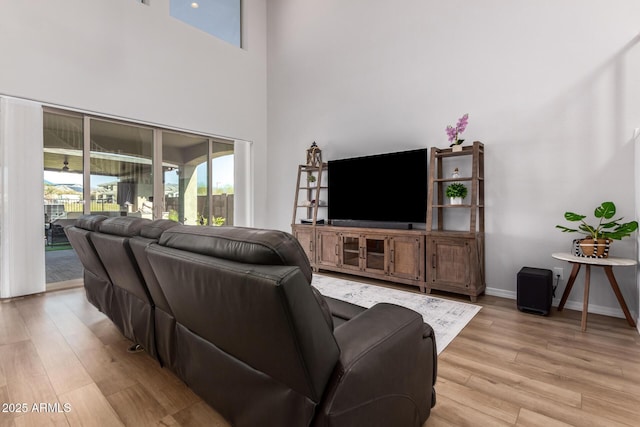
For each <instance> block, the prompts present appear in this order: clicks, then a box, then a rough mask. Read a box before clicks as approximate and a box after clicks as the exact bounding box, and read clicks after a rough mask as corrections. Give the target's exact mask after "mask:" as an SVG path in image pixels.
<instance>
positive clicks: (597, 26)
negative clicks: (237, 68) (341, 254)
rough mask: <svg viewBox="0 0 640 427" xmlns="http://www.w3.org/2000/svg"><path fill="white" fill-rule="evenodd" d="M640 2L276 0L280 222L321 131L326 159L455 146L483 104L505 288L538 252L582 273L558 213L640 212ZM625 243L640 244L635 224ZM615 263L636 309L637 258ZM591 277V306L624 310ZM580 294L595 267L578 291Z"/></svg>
mask: <svg viewBox="0 0 640 427" xmlns="http://www.w3.org/2000/svg"><path fill="white" fill-rule="evenodd" d="M639 16H640V4H639V3H638V2H636V1H633V0H621V1H618V2H616V6H615V7H612V6H611V5H610V4H608V3H606V2H595V1H590V2H585V1H582V0H542V1H535V2H534V1H524V0H518V1H514V0H488V1H483V2H471V1H462V0H453V1H446V2H443V1H436V0H405V1H402V2H390V1H384V0H351V1H348V2H345V1H336V0H334V1H331V0H296V1H293V0H271V1H270V2H269V9H268V50H269V55H268V93H269V97H268V127H269V129H268V139H269V152H268V156H269V157H268V160H269V173H268V179H269V194H268V198H269V204H268V206H269V211H268V223H269V224H270V225H272V226H274V227H278V228H281V229H283V230H288V229H289V224H290V221H291V217H290V214H291V204H292V203H293V202H292V201H293V196H294V184H295V174H296V165H297V164H299V163H303V162H304V159H305V158H304V150H305V149H306V148H307V147H308V146H309V144H310V143H311V142H312V141H317V143H318V144H319V145H320V147H321V148H322V149H323V154H324V155H325V156H324V158H325V159H327V160H328V159H335V158H341V157H348V156H356V155H365V154H373V153H380V152H388V151H394V150H404V149H412V148H418V147H431V146H438V147H445V146H447V141H446V134H445V131H444V129H445V127H446V125H448V124H455V121H456V119H457V118H458V117H460V116H461V115H462V114H464V113H469V115H470V119H469V127H468V128H467V131H466V132H465V134H463V136H465V137H466V138H467V140H469V141H472V140H481V141H483V142H484V143H485V149H486V158H485V163H486V206H487V207H486V220H487V235H486V252H487V275H486V280H487V286H488V287H489V288H490V292H492V293H494V294H498V295H504V296H508V297H515V284H516V274H517V272H518V271H519V269H520V268H521V267H523V266H530V267H541V268H553V267H555V266H558V267H564V274H565V277H567V276H568V275H569V272H570V266H569V265H568V264H567V263H563V262H560V261H556V260H554V259H552V258H551V256H550V254H551V253H552V252H557V251H568V250H569V247H570V241H571V239H572V238H573V236H571V235H567V234H562V233H560V232H559V231H558V230H556V229H555V228H554V226H555V225H556V224H559V223H563V221H564V220H563V213H564V212H565V210H574V211H577V212H584V213H587V214H591V213H592V212H593V209H594V208H595V207H596V206H597V205H599V204H600V202H602V201H605V200H612V201H614V202H615V203H616V204H617V206H618V210H619V213H620V214H622V215H623V216H625V217H626V218H627V219H630V218H631V217H633V216H634V213H635V212H636V209H635V201H634V195H633V186H634V149H633V146H632V141H631V136H632V131H633V128H635V127H640V90H639V89H640V87H639V86H640V80H638V78H637V76H638V75H639V72H640V46H638V40H639V34H640V21H638V17H639ZM612 255H614V256H625V257H631V258H636V239H634V238H631V239H627V240H625V241H621V242H615V243H614V245H613V249H612ZM615 273H616V276H617V278H618V281H619V283H620V286H621V288H622V292H623V294H624V296H625V298H626V299H627V302H628V305H629V306H630V307H631V309H632V310H633V311H636V313H635V314H636V315H637V309H638V290H637V287H636V274H635V270H634V269H633V268H619V269H617V270H616V271H615ZM592 279H593V284H594V286H592V289H591V303H592V307H591V309H592V310H594V311H598V312H601V313H606V314H614V315H620V316H621V311H620V310H619V307H618V304H617V301H616V299H615V297H614V295H613V292H612V291H611V289H610V287H609V286H608V284H607V282H606V278H605V276H604V274H602V272H601V271H599V269H596V271H594V273H593V274H592ZM564 284H565V283H562V284H561V287H560V291H561V290H562V289H563V288H564ZM596 284H597V285H596ZM558 296H559V295H558ZM581 301H582V276H581V277H580V279H579V283H577V284H576V287H574V291H573V293H572V294H571V297H570V301H569V304H568V305H567V306H568V307H569V308H571V307H581Z"/></svg>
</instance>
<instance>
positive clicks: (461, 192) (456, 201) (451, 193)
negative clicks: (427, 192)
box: [445, 182, 467, 205]
mask: <svg viewBox="0 0 640 427" xmlns="http://www.w3.org/2000/svg"><path fill="white" fill-rule="evenodd" d="M445 194H446V196H447V197H448V198H449V200H450V202H451V204H452V205H461V204H462V199H464V198H465V197H467V187H465V186H464V184H460V183H459V182H454V183H452V184H449V185H448V186H447V190H446V191H445Z"/></svg>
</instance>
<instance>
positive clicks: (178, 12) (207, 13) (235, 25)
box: [170, 0, 241, 47]
mask: <svg viewBox="0 0 640 427" xmlns="http://www.w3.org/2000/svg"><path fill="white" fill-rule="evenodd" d="M240 10H241V9H240V0H171V7H170V13H171V16H173V17H174V18H176V19H179V20H181V21H183V22H185V23H187V24H189V25H192V26H194V27H196V28H198V29H200V30H202V31H206V32H207V33H209V34H211V35H213V36H215V37H218V38H220V39H222V40H225V41H227V42H229V43H231V44H233V45H234V46H238V47H240V46H241V39H240V28H241V23H240Z"/></svg>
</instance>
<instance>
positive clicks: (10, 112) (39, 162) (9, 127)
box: [0, 98, 46, 298]
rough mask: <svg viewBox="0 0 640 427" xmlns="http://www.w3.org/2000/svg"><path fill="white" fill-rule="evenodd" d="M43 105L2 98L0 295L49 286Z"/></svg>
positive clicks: (0, 110) (29, 291)
mask: <svg viewBox="0 0 640 427" xmlns="http://www.w3.org/2000/svg"><path fill="white" fill-rule="evenodd" d="M42 132H43V131H42V105H40V104H38V103H35V102H31V101H24V100H18V99H13V98H0V298H11V297H17V296H20V295H28V294H33V293H37V292H44V291H45V287H46V285H45V281H46V279H45V264H44V210H43V207H42V206H43V196H42V195H43V193H44V188H43V187H44V183H43V179H42V171H43V168H44V164H43V162H44V161H43V154H42V146H43V145H42V143H43V134H42Z"/></svg>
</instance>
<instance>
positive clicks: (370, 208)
mask: <svg viewBox="0 0 640 427" xmlns="http://www.w3.org/2000/svg"><path fill="white" fill-rule="evenodd" d="M427 163H428V150H427V149H426V148H423V149H419V150H410V151H401V152H396V153H387V154H378V155H373V156H365V157H354V158H349V159H339V160H330V161H329V162H328V164H329V181H328V184H329V195H328V199H329V200H328V202H329V203H328V204H329V213H328V216H329V219H330V220H361V221H385V222H402V223H424V222H426V215H427V187H428V176H427Z"/></svg>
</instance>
